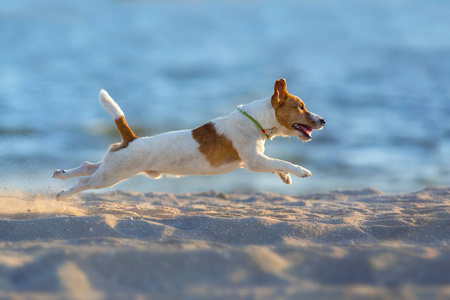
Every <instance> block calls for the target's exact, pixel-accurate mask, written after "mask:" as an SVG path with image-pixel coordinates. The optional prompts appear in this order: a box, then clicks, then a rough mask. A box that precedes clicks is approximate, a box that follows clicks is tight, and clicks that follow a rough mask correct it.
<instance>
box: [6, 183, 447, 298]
mask: <svg viewBox="0 0 450 300" xmlns="http://www.w3.org/2000/svg"><path fill="white" fill-rule="evenodd" d="M449 204H450V188H428V189H425V190H422V191H419V192H416V193H408V194H400V195H387V194H384V193H382V192H380V191H377V190H374V189H363V190H353V191H337V192H330V193H323V194H309V195H300V196H287V195H282V194H270V193H253V194H245V193H232V194H225V193H219V192H216V191H210V192H205V193H189V194H167V193H139V192H132V191H117V192H110V193H103V194H89V193H87V194H82V195H81V196H80V197H76V198H74V199H72V200H70V201H66V202H57V201H54V200H53V199H52V197H51V196H50V195H32V194H25V193H19V192H3V194H2V195H1V197H0V207H1V209H0V214H1V215H0V274H1V276H0V298H2V299H9V298H11V299H450V248H449V246H448V243H450V230H449V229H450V210H449Z"/></svg>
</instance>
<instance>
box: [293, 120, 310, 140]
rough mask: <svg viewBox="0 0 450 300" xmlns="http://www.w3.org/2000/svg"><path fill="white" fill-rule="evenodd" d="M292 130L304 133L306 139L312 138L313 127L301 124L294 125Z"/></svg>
mask: <svg viewBox="0 0 450 300" xmlns="http://www.w3.org/2000/svg"><path fill="white" fill-rule="evenodd" d="M292 128H294V129H295V130H297V131H300V132H301V133H303V134H304V135H305V137H307V138H309V139H310V138H311V133H312V131H313V130H312V128H311V127H309V126H306V125H302V124H299V123H294V124H292Z"/></svg>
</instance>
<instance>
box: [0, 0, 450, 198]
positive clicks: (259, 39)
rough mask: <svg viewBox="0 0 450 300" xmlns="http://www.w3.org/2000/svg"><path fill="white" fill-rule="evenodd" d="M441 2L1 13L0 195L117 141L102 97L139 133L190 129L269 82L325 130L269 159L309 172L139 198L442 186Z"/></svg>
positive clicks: (444, 37) (90, 6)
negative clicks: (280, 84) (286, 179)
mask: <svg viewBox="0 0 450 300" xmlns="http://www.w3.org/2000/svg"><path fill="white" fill-rule="evenodd" d="M449 28H450V1H447V0H431V1H416V0H408V1H406V0H395V1H392V0H376V1H375V0H368V1H356V0H355V1H349V0H342V1H331V0H330V1H323V0H317V1H311V0H283V1H119V0H96V1H84V0H83V1H73V0H72V1H68V0H45V1H44V0H29V1H26V0H2V1H1V2H0V189H1V190H13V189H23V190H30V191H40V192H54V191H59V190H61V189H66V188H68V187H70V186H71V185H73V184H75V183H76V179H72V180H69V181H66V182H62V181H58V180H55V179H52V178H51V176H52V174H53V170H54V169H55V168H62V169H70V168H73V167H76V166H78V165H80V164H81V163H82V162H83V161H85V160H88V161H91V162H97V161H100V160H101V159H102V157H103V155H104V153H105V151H106V150H107V147H108V145H109V144H111V143H113V142H117V141H119V139H120V138H119V135H118V133H117V131H116V129H115V125H114V122H113V121H112V119H111V117H110V116H109V115H108V113H107V112H106V111H105V110H104V109H103V108H102V107H101V106H100V105H99V104H98V101H97V95H98V92H99V91H100V89H102V88H104V89H106V90H107V91H108V92H109V93H110V94H111V96H112V97H113V98H114V99H115V100H116V101H117V102H118V103H119V104H120V106H121V107H122V109H123V111H124V112H125V114H126V116H127V119H128V122H129V124H130V125H131V126H132V128H134V129H135V131H136V132H137V134H138V135H141V136H145V135H154V134H158V133H162V132H166V131H170V130H179V129H185V128H195V127H197V126H200V125H202V124H204V123H206V122H207V121H209V120H210V119H213V118H216V117H219V116H222V115H226V114H228V113H230V112H231V111H233V110H235V108H236V106H237V105H239V104H243V103H247V102H250V101H252V100H256V99H262V98H265V97H268V96H270V95H271V94H272V92H273V84H274V82H275V80H276V79H279V78H282V77H283V78H286V80H287V83H288V90H289V91H290V92H291V93H293V94H295V95H297V96H299V97H300V98H302V99H303V100H304V101H305V103H306V105H307V108H308V109H309V110H310V111H312V112H314V113H316V114H318V115H320V116H322V117H323V118H325V119H326V120H327V124H326V126H325V128H324V130H322V131H317V132H314V133H313V140H312V141H311V142H308V143H304V142H301V141H300V140H298V139H296V138H290V139H287V138H276V139H274V140H273V141H268V142H267V143H266V153H267V154H268V155H269V156H271V157H275V158H280V159H284V160H288V161H290V162H293V163H297V164H301V165H302V166H304V167H305V168H308V169H309V170H311V172H312V174H313V175H312V176H311V177H309V178H307V179H300V178H293V184H292V185H291V186H287V185H285V184H284V183H282V182H281V180H279V179H278V177H277V176H276V175H273V174H259V173H249V172H248V171H247V170H237V171H234V172H232V173H229V174H225V175H218V176H207V177H204V176H187V177H183V178H177V179H174V178H165V179H160V180H153V179H149V178H146V177H144V176H138V177H135V178H133V179H131V180H129V181H127V182H124V183H121V184H119V185H117V186H116V187H114V188H115V189H130V190H138V191H148V192H150V191H151V192H194V191H205V190H212V189H215V190H217V191H224V192H229V191H251V192H261V191H266V192H281V193H286V194H301V193H309V192H319V191H329V190H335V189H347V188H364V187H374V188H377V189H380V190H382V191H384V192H389V193H400V192H409V191H416V190H420V189H422V188H423V187H425V186H428V185H444V186H449V185H450V121H449V119H450V118H449V115H450V37H449Z"/></svg>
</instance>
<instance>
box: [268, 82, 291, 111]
mask: <svg viewBox="0 0 450 300" xmlns="http://www.w3.org/2000/svg"><path fill="white" fill-rule="evenodd" d="M288 95H289V93H288V91H287V89H286V80H285V79H284V78H281V79H280V80H277V81H276V82H275V87H274V93H273V96H272V106H273V107H275V108H276V107H278V106H279V105H280V104H281V103H282V102H284V101H285V100H286V98H287V96H288Z"/></svg>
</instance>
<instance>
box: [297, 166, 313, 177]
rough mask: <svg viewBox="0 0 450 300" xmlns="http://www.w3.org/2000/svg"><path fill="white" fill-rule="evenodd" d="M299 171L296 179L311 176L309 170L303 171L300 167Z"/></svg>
mask: <svg viewBox="0 0 450 300" xmlns="http://www.w3.org/2000/svg"><path fill="white" fill-rule="evenodd" d="M300 169H301V172H300V174H298V175H297V176H298V177H301V178H306V177H309V176H311V171H310V170H308V169H305V168H303V167H300Z"/></svg>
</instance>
